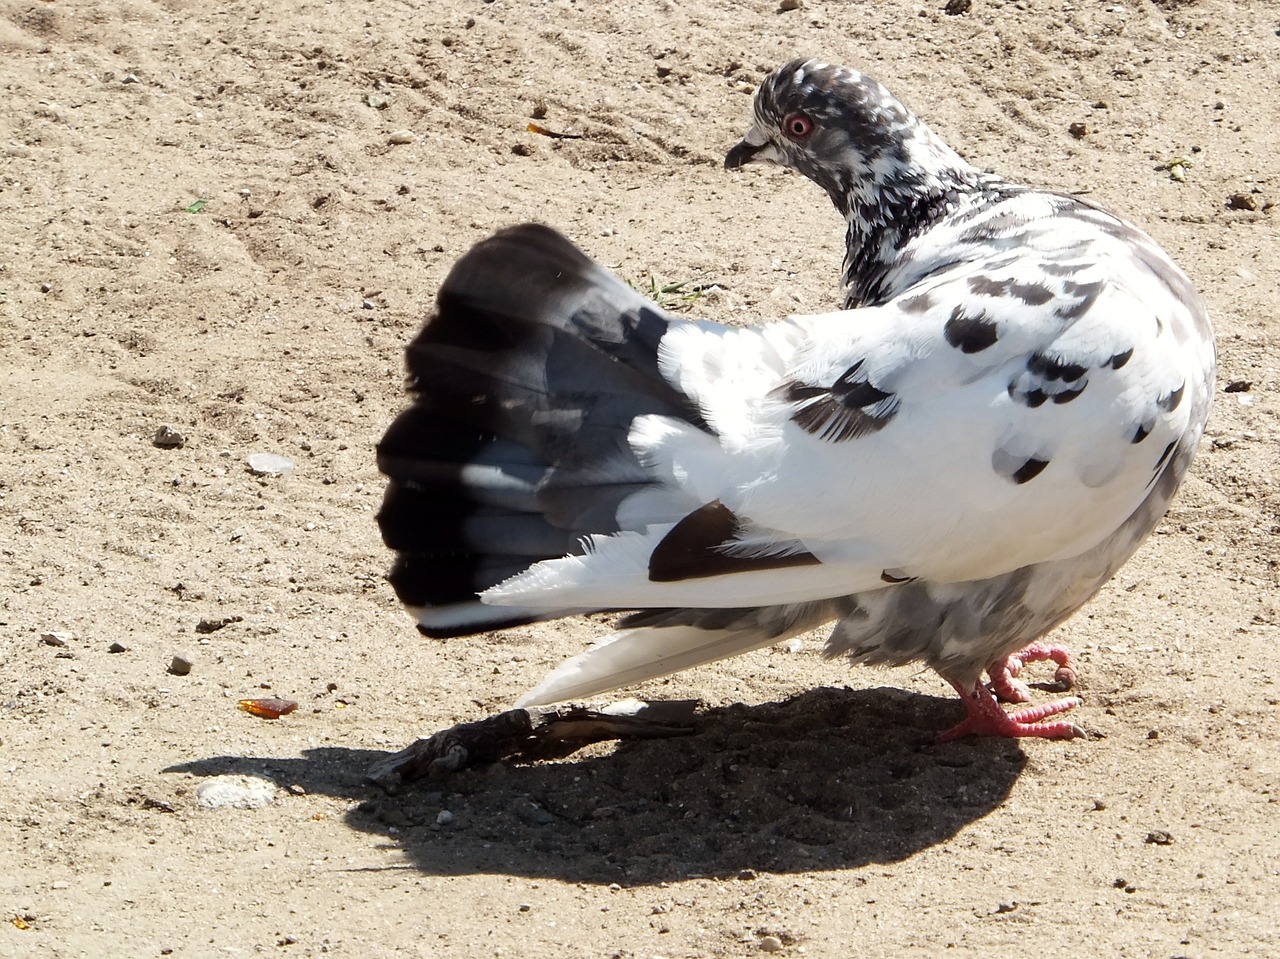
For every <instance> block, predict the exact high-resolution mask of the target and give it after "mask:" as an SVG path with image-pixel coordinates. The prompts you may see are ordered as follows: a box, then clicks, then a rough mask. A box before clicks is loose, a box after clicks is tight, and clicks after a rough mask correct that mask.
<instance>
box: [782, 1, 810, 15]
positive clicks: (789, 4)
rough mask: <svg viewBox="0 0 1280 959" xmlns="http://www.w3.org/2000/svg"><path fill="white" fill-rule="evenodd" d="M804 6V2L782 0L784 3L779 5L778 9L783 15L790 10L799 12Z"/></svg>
mask: <svg viewBox="0 0 1280 959" xmlns="http://www.w3.org/2000/svg"><path fill="white" fill-rule="evenodd" d="M803 6H804V0H782V2H781V3H779V4H778V9H779V10H780V11H782V12H783V13H786V12H787V11H788V10H799V9H800V8H801V7H803Z"/></svg>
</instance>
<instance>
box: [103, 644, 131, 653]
mask: <svg viewBox="0 0 1280 959" xmlns="http://www.w3.org/2000/svg"><path fill="white" fill-rule="evenodd" d="M128 651H129V647H128V646H126V645H124V644H123V643H112V644H111V645H110V646H108V647H107V652H109V653H127V652H128Z"/></svg>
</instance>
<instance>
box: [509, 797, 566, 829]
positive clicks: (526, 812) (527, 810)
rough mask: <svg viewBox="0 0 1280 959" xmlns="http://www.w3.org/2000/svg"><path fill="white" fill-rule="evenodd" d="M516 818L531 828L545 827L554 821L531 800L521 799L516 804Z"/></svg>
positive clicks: (554, 818) (553, 817)
mask: <svg viewBox="0 0 1280 959" xmlns="http://www.w3.org/2000/svg"><path fill="white" fill-rule="evenodd" d="M515 811H516V818H517V819H519V820H520V821H521V822H526V823H528V824H529V825H531V826H547V825H550V824H551V823H553V822H555V821H556V817H555V816H553V815H551V813H549V812H547V811H546V810H545V809H543V808H542V807H541V806H539V805H538V804H537V803H536V802H534V801H533V800H532V799H521V800H519V801H518V802H517V803H516V810H515Z"/></svg>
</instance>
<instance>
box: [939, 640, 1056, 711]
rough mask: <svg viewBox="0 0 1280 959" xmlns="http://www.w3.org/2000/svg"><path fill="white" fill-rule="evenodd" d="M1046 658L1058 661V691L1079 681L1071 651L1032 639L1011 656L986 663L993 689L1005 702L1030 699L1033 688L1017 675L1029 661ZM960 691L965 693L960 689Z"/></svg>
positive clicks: (1018, 701)
mask: <svg viewBox="0 0 1280 959" xmlns="http://www.w3.org/2000/svg"><path fill="white" fill-rule="evenodd" d="M1046 660H1053V661H1054V662H1055V663H1057V664H1058V669H1057V671H1056V672H1055V673H1054V674H1053V678H1054V681H1055V683H1056V684H1057V690H1058V691H1059V692H1066V691H1067V690H1068V689H1070V688H1071V687H1072V686H1074V685H1075V684H1076V669H1075V664H1074V663H1072V661H1071V653H1070V652H1068V651H1067V649H1066V648H1065V647H1062V646H1050V645H1049V644H1048V643H1032V644H1031V645H1030V646H1027V647H1026V648H1025V649H1020V650H1018V651H1017V652H1016V653H1014V654H1013V655H1012V656H1006V657H1005V658H1004V659H997V660H996V661H995V662H994V663H992V664H991V665H990V666H988V667H987V675H988V676H990V677H991V691H992V692H993V693H995V694H996V698H997V699H999V700H1000V701H1001V702H1003V703H1025V702H1027V701H1029V700H1030V699H1031V690H1030V689H1029V688H1028V687H1027V684H1026V683H1024V682H1021V681H1020V680H1019V679H1018V678H1017V676H1018V674H1019V673H1021V672H1022V667H1023V666H1025V665H1026V664H1027V663H1042V662H1044V661H1046ZM961 695H964V694H963V693H961Z"/></svg>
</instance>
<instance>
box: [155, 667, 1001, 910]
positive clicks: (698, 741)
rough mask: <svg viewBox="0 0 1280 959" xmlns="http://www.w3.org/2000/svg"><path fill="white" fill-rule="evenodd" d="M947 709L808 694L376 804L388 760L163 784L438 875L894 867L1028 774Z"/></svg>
mask: <svg viewBox="0 0 1280 959" xmlns="http://www.w3.org/2000/svg"><path fill="white" fill-rule="evenodd" d="M955 718H956V716H955V701H954V700H952V699H942V698H937V697H931V696H922V695H919V694H914V693H907V692H904V691H901V690H896V689H890V688H878V689H865V690H851V689H847V688H846V689H834V688H824V689H816V690H811V691H808V692H805V693H801V694H800V695H797V696H794V697H792V698H790V699H787V700H785V701H781V702H770V703H761V704H757V705H751V706H748V705H742V704H737V705H733V706H727V707H722V708H717V709H711V710H708V711H706V712H704V713H702V714H700V716H699V717H698V719H697V721H696V726H695V730H694V732H693V734H691V735H689V736H683V737H680V738H673V739H658V740H637V741H626V742H622V743H619V744H616V745H609V746H604V745H598V746H592V747H588V748H587V749H585V750H583V751H581V752H579V753H577V754H575V755H574V756H572V757H570V758H568V759H564V760H559V761H555V762H539V763H534V764H530V765H520V764H508V763H494V764H491V765H489V766H485V767H480V768H476V769H470V770H465V771H463V772H460V773H457V774H455V775H453V776H451V777H449V778H447V779H443V780H423V781H421V782H420V783H419V784H418V785H417V787H416V788H413V789H410V790H408V791H406V792H404V793H402V794H399V795H395V796H387V795H385V794H384V793H383V792H382V791H381V790H379V789H377V788H376V787H373V786H372V785H370V784H368V783H367V781H365V779H364V774H365V772H366V771H367V770H368V769H369V768H370V767H371V766H372V765H373V764H374V763H375V762H377V761H379V760H382V759H385V758H386V755H387V754H385V753H381V752H377V751H374V750H362V749H344V748H340V747H331V748H321V749H312V750H307V751H306V753H305V754H304V755H303V756H302V757H299V758H296V759H270V758H252V757H231V756H221V757H211V758H206V759H201V760H196V761H194V762H190V763H184V764H181V765H178V766H172V767H170V768H169V769H167V770H165V771H166V772H187V773H193V774H195V775H199V776H208V775H218V774H225V773H248V774H254V775H258V776H262V777H264V778H267V779H270V780H272V781H274V782H276V783H278V784H280V785H281V786H293V787H295V788H296V787H297V786H300V787H302V789H304V790H305V791H306V792H308V793H319V794H324V795H330V796H335V797H340V798H345V799H349V800H352V801H356V800H359V801H358V802H357V804H356V805H354V806H353V807H352V808H351V809H350V810H349V811H348V812H347V814H346V818H347V822H348V823H349V824H350V825H351V826H352V827H353V828H355V829H358V830H360V831H362V832H365V833H369V834H371V835H378V836H383V837H385V838H386V840H387V841H390V842H393V843H395V844H397V845H398V846H400V848H401V849H402V850H403V852H404V854H405V856H406V857H407V859H408V860H409V862H410V863H411V865H412V866H414V867H416V868H417V869H419V870H421V871H422V872H424V873H428V874H432V875H465V874H473V873H498V874H506V875H512V876H522V877H540V878H557V879H562V880H566V881H571V882H587V883H611V882H625V883H629V884H632V885H635V884H650V883H658V882H664V881H675V880H681V879H687V878H690V877H695V876H712V877H728V876H739V875H747V874H750V873H752V872H754V871H756V870H762V871H768V872H782V873H787V872H800V871H807V870H812V869H836V868H855V867H858V866H863V865H866V864H869V863H887V862H894V861H899V860H902V859H905V858H908V857H910V856H911V855H913V854H915V853H917V852H919V851H920V850H922V849H926V848H928V847H930V846H933V845H935V844H937V843H941V842H944V841H946V840H947V839H949V838H951V837H952V836H954V835H955V834H956V833H957V832H959V831H960V830H961V829H962V828H964V826H966V825H967V824H969V823H970V822H973V821H975V820H977V819H981V818H982V817H984V816H986V815H987V814H988V813H990V812H992V811H993V810H995V809H997V808H998V807H999V806H1000V805H1001V804H1002V803H1003V802H1004V800H1005V798H1006V797H1007V796H1008V794H1009V791H1010V789H1011V788H1012V786H1013V783H1014V782H1015V781H1016V780H1017V778H1018V775H1019V773H1020V772H1021V770H1022V769H1023V767H1024V765H1025V763H1026V756H1025V754H1024V753H1023V752H1022V750H1021V748H1020V747H1019V745H1018V744H1017V742H1016V741H1012V740H1000V739H978V740H967V741H962V742H958V743H948V744H945V745H940V744H938V743H936V736H937V733H938V731H939V730H941V729H944V728H946V726H947V725H948V724H949V723H950V722H952V721H954V720H955Z"/></svg>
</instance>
